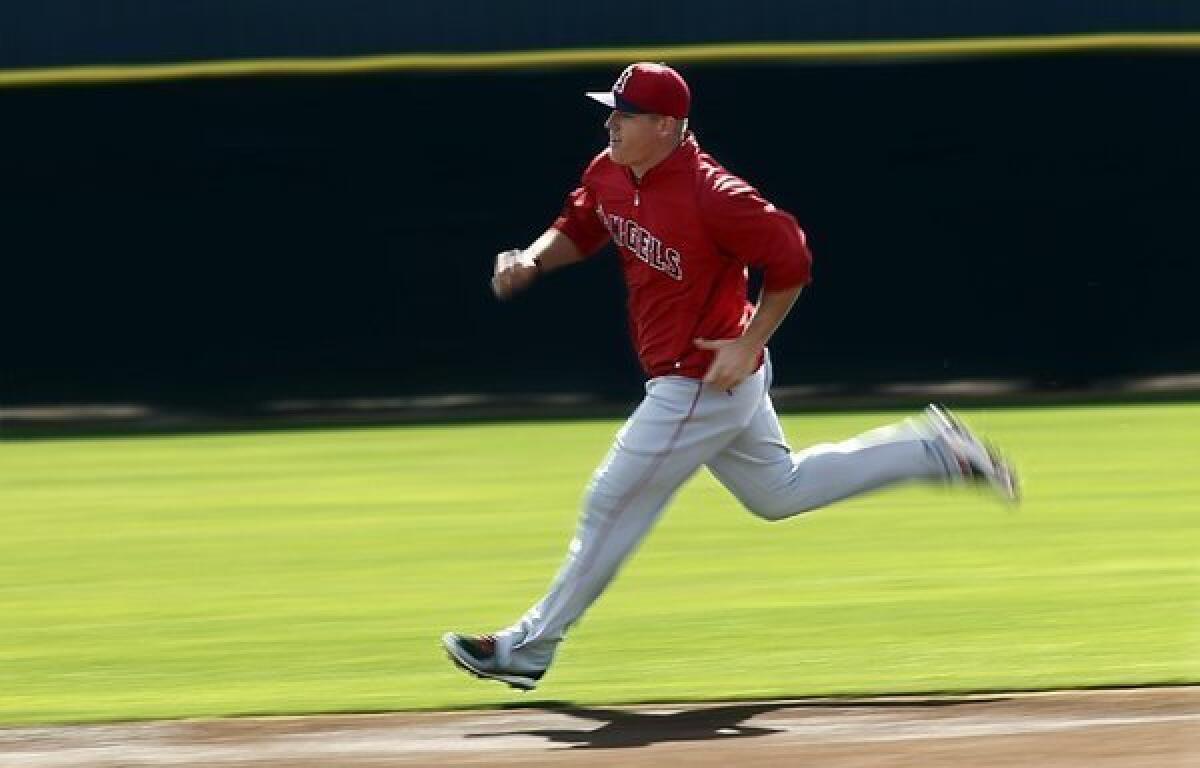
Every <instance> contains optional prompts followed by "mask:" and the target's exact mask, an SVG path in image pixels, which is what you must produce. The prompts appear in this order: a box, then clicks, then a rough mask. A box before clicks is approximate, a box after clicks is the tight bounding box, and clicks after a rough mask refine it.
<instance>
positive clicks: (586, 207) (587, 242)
mask: <svg viewBox="0 0 1200 768" xmlns="http://www.w3.org/2000/svg"><path fill="white" fill-rule="evenodd" d="M551 226H553V227H554V228H555V229H557V230H558V231H559V232H562V233H563V234H564V235H566V236H567V237H568V238H570V239H571V242H573V243H575V247H576V248H578V249H579V252H580V253H582V254H583V255H584V256H585V257H587V256H591V255H593V254H594V253H596V251H598V250H600V249H601V248H602V247H604V244H605V243H607V242H608V241H609V238H610V237H611V236H610V235H609V232H608V228H607V227H606V226H604V222H603V221H602V220H601V218H600V214H599V213H598V212H597V210H596V192H595V190H593V189H592V188H591V187H589V186H588V185H587V174H586V173H585V174H584V179H583V182H582V183H581V184H580V185H579V187H577V188H576V189H575V190H573V191H572V192H571V193H570V194H569V195H567V201H566V203H564V204H563V208H562V212H561V213H560V214H559V215H558V218H557V219H555V220H554V224H552V225H551Z"/></svg>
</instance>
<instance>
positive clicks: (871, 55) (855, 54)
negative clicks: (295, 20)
mask: <svg viewBox="0 0 1200 768" xmlns="http://www.w3.org/2000/svg"><path fill="white" fill-rule="evenodd" d="M1184 50H1200V32H1179V33H1160V32H1145V33H1124V32H1123V33H1112V34H1089V35H1047V36H1038V37H969V38H948V39H930V40H879V41H869V42H820V43H811V42H810V43H706V44H698V45H658V46H635V47H628V48H566V49H556V50H535V51H497V52H488V53H399V54H385V55H377V56H332V57H323V58H267V59H234V60H216V61H192V62H177V63H171V64H129V65H90V66H75V67H45V68H31V69H8V70H0V88H19V87H28V86H46V85H72V84H76V85H86V84H91V83H138V82H149V81H161V80H191V79H200V78H228V77H254V76H263V75H341V74H355V73H362V72H469V71H487V70H507V69H532V68H547V69H561V68H566V67H586V66H593V65H610V64H611V65H620V64H627V63H629V62H631V61H638V60H643V59H653V60H666V61H670V62H672V63H676V64H678V63H684V62H748V61H749V62H753V61H764V62H765V61H779V62H783V61H808V62H838V61H887V60H895V59H945V58H967V57H987V56H1012V55H1045V54H1072V53H1093V52H1105V53H1110V52H1127V51H1184Z"/></svg>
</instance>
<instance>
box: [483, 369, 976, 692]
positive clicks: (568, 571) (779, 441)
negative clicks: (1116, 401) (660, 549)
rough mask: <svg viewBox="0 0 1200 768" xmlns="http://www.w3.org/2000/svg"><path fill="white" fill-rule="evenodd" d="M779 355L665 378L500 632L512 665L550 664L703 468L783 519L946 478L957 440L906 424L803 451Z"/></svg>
mask: <svg viewBox="0 0 1200 768" xmlns="http://www.w3.org/2000/svg"><path fill="white" fill-rule="evenodd" d="M770 378H771V371H770V360H769V358H768V360H767V362H766V363H765V364H764V365H763V366H762V367H760V368H759V370H758V371H757V372H756V373H755V374H754V375H752V376H750V377H749V378H748V379H746V381H744V382H743V383H742V384H741V385H739V386H738V387H737V388H736V389H734V390H732V391H731V392H725V391H721V390H716V389H713V388H712V387H709V386H705V385H703V384H702V383H701V382H699V381H697V380H695V379H689V378H684V377H681V376H662V377H658V378H654V379H651V380H650V381H648V382H647V383H646V397H645V399H644V400H643V401H642V403H641V405H639V406H638V408H637V410H635V411H634V413H633V415H632V416H630V418H629V420H628V421H627V422H626V423H625V425H624V426H623V427H622V428H621V430H620V431H619V432H618V433H617V438H616V441H615V443H614V444H613V446H612V449H611V450H610V451H609V453H608V456H607V457H606V458H605V460H604V462H603V463H602V464H601V465H600V467H599V469H597V470H596V472H595V474H594V475H593V477H592V481H591V483H590V484H589V486H588V490H587V496H586V499H585V501H584V505H583V512H582V516H581V519H580V521H579V525H578V528H577V529H576V533H575V537H574V539H573V540H572V541H571V545H570V549H569V551H568V553H567V559H566V562H565V563H564V564H563V566H562V568H561V570H560V571H559V573H558V575H557V576H556V577H555V579H554V582H553V584H552V585H551V587H550V591H549V592H548V593H547V594H546V596H545V597H544V598H543V599H542V600H541V601H539V602H538V603H537V604H536V605H534V606H533V607H532V608H530V609H529V611H528V612H526V614H525V615H524V616H523V617H522V618H521V619H520V621H518V622H517V623H516V624H514V625H513V626H511V627H509V628H507V629H505V630H503V631H501V632H499V633H497V641H498V642H497V655H498V660H499V661H500V663H501V664H504V665H506V666H510V667H511V668H515V669H520V670H526V671H528V670H538V669H544V668H546V667H548V666H549V665H550V662H551V661H552V660H553V658H554V653H555V650H556V648H557V646H558V643H559V642H560V641H561V640H562V639H563V637H564V636H565V633H566V631H567V629H568V628H569V627H570V626H571V625H572V624H573V623H574V622H575V621H576V620H578V619H579V617H580V616H582V615H583V613H584V611H586V610H587V608H588V607H589V606H590V605H591V604H592V603H593V602H594V601H595V600H596V598H598V597H599V596H600V593H601V592H603V591H604V589H605V587H607V586H608V584H609V583H610V582H611V581H612V579H613V577H614V576H615V575H616V574H617V571H618V570H619V569H620V567H621V565H622V564H623V563H624V562H625V560H626V559H627V558H628V557H629V555H630V554H632V552H633V551H634V550H635V549H636V548H637V546H638V544H639V543H640V542H641V540H642V538H643V537H644V536H645V535H646V533H647V532H648V531H649V530H650V528H651V526H653V525H654V523H655V521H657V520H658V517H659V515H660V514H661V513H662V511H663V508H664V507H665V506H666V504H667V502H668V501H670V499H671V497H672V496H673V495H674V494H675V492H676V491H677V490H679V488H680V486H681V485H683V483H684V482H685V481H686V480H687V479H688V478H689V477H691V476H692V475H693V474H695V472H696V471H697V470H699V469H700V467H702V466H707V467H708V468H709V470H710V471H711V472H712V473H713V475H714V476H716V478H717V479H718V480H719V481H720V482H721V483H722V484H723V485H724V486H725V487H726V488H728V489H729V490H730V491H731V492H732V493H733V495H734V496H736V497H737V499H738V500H739V501H740V502H741V503H742V504H743V505H744V506H745V507H746V508H747V509H748V510H750V512H752V513H754V514H755V515H758V516H759V517H762V518H764V519H766V520H783V519H785V518H788V517H792V516H793V515H798V514H800V513H801V512H806V511H808V510H810V509H816V508H817V507H822V506H825V505H826V504H831V503H833V502H835V501H838V500H840V499H845V498H847V497H850V496H854V495H857V494H860V493H864V492H867V491H871V490H874V489H877V488H882V487H884V486H886V485H890V484H892V483H896V482H899V481H903V480H944V479H945V478H948V477H949V476H950V473H951V472H952V469H951V467H952V466H953V464H952V463H950V462H952V461H953V459H952V458H951V457H950V454H949V453H948V449H947V448H946V447H944V446H943V444H942V443H941V442H940V441H939V440H938V439H936V438H935V437H934V436H933V435H932V433H926V432H925V431H924V430H923V429H922V428H921V427H920V426H918V425H917V424H916V423H913V422H909V421H904V422H901V423H898V424H894V425H891V426H886V427H882V428H879V429H874V430H871V431H869V432H865V433H863V434H861V435H858V436H857V437H853V438H851V439H849V440H844V441H842V442H840V443H826V444H822V445H817V446H814V447H812V448H809V449H808V450H805V451H801V452H800V453H792V452H791V449H790V448H789V447H788V445H787V441H786V440H785V438H784V436H783V430H782V428H781V427H780V424H779V418H778V417H777V416H776V414H775V408H774V406H773V405H772V403H771V398H770V395H769V394H768V389H769V387H770Z"/></svg>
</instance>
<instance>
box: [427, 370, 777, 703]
mask: <svg viewBox="0 0 1200 768" xmlns="http://www.w3.org/2000/svg"><path fill="white" fill-rule="evenodd" d="M765 389H766V387H765V376H764V374H763V372H762V371H760V372H758V373H757V374H755V375H754V376H752V377H751V378H750V379H748V380H747V381H746V382H745V383H743V384H742V385H741V386H739V387H738V388H737V390H735V391H734V393H733V394H732V395H731V394H727V393H725V392H718V391H715V390H712V389H711V388H708V387H702V386H701V384H700V382H697V381H694V380H691V379H684V378H680V377H663V378H661V379H655V380H653V381H652V382H650V384H649V385H648V387H647V396H646V399H645V400H643V402H642V404H641V405H640V406H639V407H638V409H637V410H636V411H635V412H634V414H633V416H631V417H630V419H629V420H628V421H627V422H626V424H625V426H624V427H622V429H621V430H620V432H619V433H618V434H617V439H616V441H615V443H614V445H613V447H612V449H611V450H610V451H609V453H608V456H607V457H606V459H605V461H604V462H603V463H602V464H601V466H600V468H599V469H598V470H597V471H596V473H595V474H594V475H593V477H592V481H591V483H590V484H589V486H588V491H587V495H586V498H585V500H584V505H583V512H582V516H581V519H580V522H579V525H578V527H577V529H576V532H575V536H574V538H573V539H572V541H571V545H570V548H569V550H568V553H567V558H566V561H565V563H564V564H563V566H562V568H561V569H560V571H559V573H558V575H557V576H556V578H555V579H554V582H553V583H552V585H551V587H550V590H549V592H548V593H547V594H546V596H545V597H544V598H543V599H542V600H540V601H539V602H538V603H537V604H536V605H534V606H533V607H532V608H531V609H530V610H529V611H527V612H526V613H525V615H524V616H523V617H522V618H521V619H520V620H519V621H518V622H517V623H516V624H514V625H513V626H511V627H509V628H507V629H505V630H502V631H500V632H497V633H495V634H493V635H487V636H484V637H483V638H470V637H465V636H462V635H447V636H446V638H444V643H445V644H446V648H447V650H448V651H449V652H450V654H451V658H452V659H453V660H454V661H455V662H456V663H457V664H459V666H462V667H464V668H465V669H467V670H468V671H470V672H472V673H474V674H477V675H480V676H483V677H491V678H494V679H499V680H501V681H503V682H507V683H509V684H510V685H514V686H516V687H521V688H527V689H528V688H532V687H534V686H535V685H536V684H537V681H538V679H540V677H541V674H542V672H543V671H544V670H545V669H546V668H547V667H548V666H549V665H550V663H551V661H552V660H553V658H554V654H555V651H556V650H557V647H558V644H559V643H560V642H561V641H562V639H563V637H564V635H565V633H566V631H567V629H568V628H569V627H570V626H571V625H572V624H573V623H574V622H575V621H577V620H578V619H579V617H580V616H582V615H583V613H584V611H586V610H587V608H588V607H589V606H590V605H591V604H592V603H593V602H594V601H595V600H596V598H598V597H599V596H600V594H601V593H602V592H603V591H604V589H605V588H606V587H607V586H608V584H609V583H610V582H611V581H612V579H613V578H614V577H615V576H616V574H617V571H618V570H619V569H620V567H621V565H622V564H623V563H624V562H625V561H626V559H627V558H628V557H629V555H630V554H632V552H633V551H634V550H635V549H636V547H637V546H638V544H639V543H640V542H641V540H642V539H643V537H644V536H645V535H646V533H647V532H648V531H649V530H650V528H651V527H652V526H653V525H654V523H655V521H657V520H658V517H659V515H660V514H661V512H662V510H663V508H664V507H665V506H666V504H667V502H668V501H669V500H670V498H671V497H672V496H673V495H674V494H675V492H676V491H677V490H678V489H679V487H680V485H682V484H683V482H684V481H686V480H687V479H688V478H689V477H691V476H692V475H693V474H694V473H695V472H696V470H697V469H699V468H700V467H701V466H703V465H704V463H705V462H707V461H708V460H709V459H711V458H712V457H713V456H714V455H715V454H716V453H718V452H719V451H720V450H721V449H722V448H724V447H725V445H727V444H728V442H729V441H730V440H732V439H733V438H734V437H735V436H736V435H737V434H739V433H740V432H741V431H742V430H743V429H744V427H745V425H746V423H747V422H748V421H749V419H750V417H751V415H752V414H753V413H754V411H755V409H756V408H757V406H758V401H759V400H760V399H761V397H762V394H763V392H765Z"/></svg>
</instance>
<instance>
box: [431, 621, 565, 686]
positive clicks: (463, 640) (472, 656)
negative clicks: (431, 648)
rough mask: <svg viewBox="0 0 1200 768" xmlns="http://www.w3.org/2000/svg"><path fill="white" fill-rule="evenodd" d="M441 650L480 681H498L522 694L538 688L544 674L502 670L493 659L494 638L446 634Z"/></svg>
mask: <svg viewBox="0 0 1200 768" xmlns="http://www.w3.org/2000/svg"><path fill="white" fill-rule="evenodd" d="M442 647H444V648H445V649H446V654H447V655H448V656H449V657H450V661H452V662H454V665H455V666H456V667H458V668H459V669H461V670H462V671H463V672H466V673H467V674H468V675H474V676H475V677H478V678H480V679H483V680H498V681H499V682H502V683H507V684H508V685H511V686H512V687H513V688H517V689H520V690H522V691H532V690H533V689H534V688H537V684H538V681H539V680H541V679H542V675H544V674H546V671H545V670H544V669H543V670H536V671H521V670H516V669H508V668H505V667H503V666H502V665H501V664H500V662H499V661H498V659H497V657H496V636H495V635H479V636H477V637H472V636H470V635H461V634H459V633H457V632H447V633H446V634H444V635H442Z"/></svg>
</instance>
